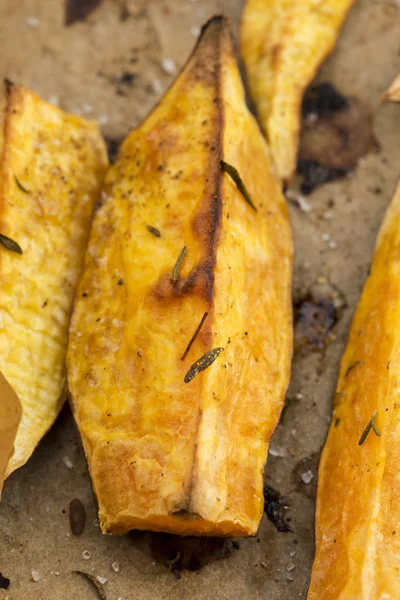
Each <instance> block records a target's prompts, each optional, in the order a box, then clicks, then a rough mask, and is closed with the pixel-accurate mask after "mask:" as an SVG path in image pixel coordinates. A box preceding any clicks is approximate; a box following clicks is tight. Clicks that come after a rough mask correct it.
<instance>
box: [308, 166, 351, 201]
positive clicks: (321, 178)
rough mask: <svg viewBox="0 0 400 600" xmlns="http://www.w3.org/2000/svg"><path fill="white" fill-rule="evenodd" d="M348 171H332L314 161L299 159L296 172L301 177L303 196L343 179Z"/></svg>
mask: <svg viewBox="0 0 400 600" xmlns="http://www.w3.org/2000/svg"><path fill="white" fill-rule="evenodd" d="M349 170H350V169H333V168H331V167H326V166H324V165H322V164H320V163H319V162H317V161H316V160H303V159H300V160H299V162H298V165H297V171H298V173H299V174H300V175H302V176H303V182H302V184H301V191H302V193H303V194H311V192H313V191H314V190H315V188H317V187H318V186H320V185H323V184H324V183H328V182H329V181H335V179H340V178H341V177H345V175H347V173H349Z"/></svg>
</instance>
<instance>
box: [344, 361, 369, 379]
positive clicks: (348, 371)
mask: <svg viewBox="0 0 400 600" xmlns="http://www.w3.org/2000/svg"><path fill="white" fill-rule="evenodd" d="M360 365H365V362H364V361H363V360H356V361H355V362H353V363H352V364H351V365H350V366H349V367H348V369H347V371H346V373H345V377H347V376H348V375H349V373H351V371H352V370H353V369H355V368H356V367H358V366H360Z"/></svg>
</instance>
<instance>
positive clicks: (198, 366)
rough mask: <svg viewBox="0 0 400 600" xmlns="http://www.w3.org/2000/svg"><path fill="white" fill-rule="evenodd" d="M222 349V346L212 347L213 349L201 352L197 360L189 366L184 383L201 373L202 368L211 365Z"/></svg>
mask: <svg viewBox="0 0 400 600" xmlns="http://www.w3.org/2000/svg"><path fill="white" fill-rule="evenodd" d="M222 350H223V348H214V350H209V351H208V352H206V353H205V354H203V356H202V357H200V358H199V360H196V362H195V363H194V364H193V365H192V366H191V367H190V369H189V371H188V372H187V373H186V375H185V379H184V381H185V383H189V381H192V379H194V377H196V375H198V374H199V373H201V371H204V369H207V367H209V366H211V365H212V364H213V362H214V361H215V360H216V359H217V358H218V356H219V355H220V354H221V352H222Z"/></svg>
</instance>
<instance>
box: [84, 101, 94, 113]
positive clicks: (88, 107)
mask: <svg viewBox="0 0 400 600" xmlns="http://www.w3.org/2000/svg"><path fill="white" fill-rule="evenodd" d="M82 112H83V113H84V114H85V115H89V114H90V113H92V112H93V106H92V105H91V104H88V103H87V102H84V103H83V104H82Z"/></svg>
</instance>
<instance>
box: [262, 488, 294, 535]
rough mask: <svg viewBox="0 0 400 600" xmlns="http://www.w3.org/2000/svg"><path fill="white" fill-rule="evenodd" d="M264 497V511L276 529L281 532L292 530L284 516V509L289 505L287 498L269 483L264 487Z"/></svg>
mask: <svg viewBox="0 0 400 600" xmlns="http://www.w3.org/2000/svg"><path fill="white" fill-rule="evenodd" d="M264 499H265V505H264V512H265V514H266V515H267V517H268V519H269V520H270V521H271V522H272V523H273V524H274V525H275V527H276V528H277V530H278V531H281V532H288V531H292V529H291V527H290V525H289V523H288V522H287V520H286V519H285V517H284V511H286V510H287V509H288V507H289V502H288V500H287V499H286V498H284V497H283V496H281V495H280V493H279V492H278V491H277V490H275V489H274V488H272V487H271V486H269V485H266V486H265V487H264Z"/></svg>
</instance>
